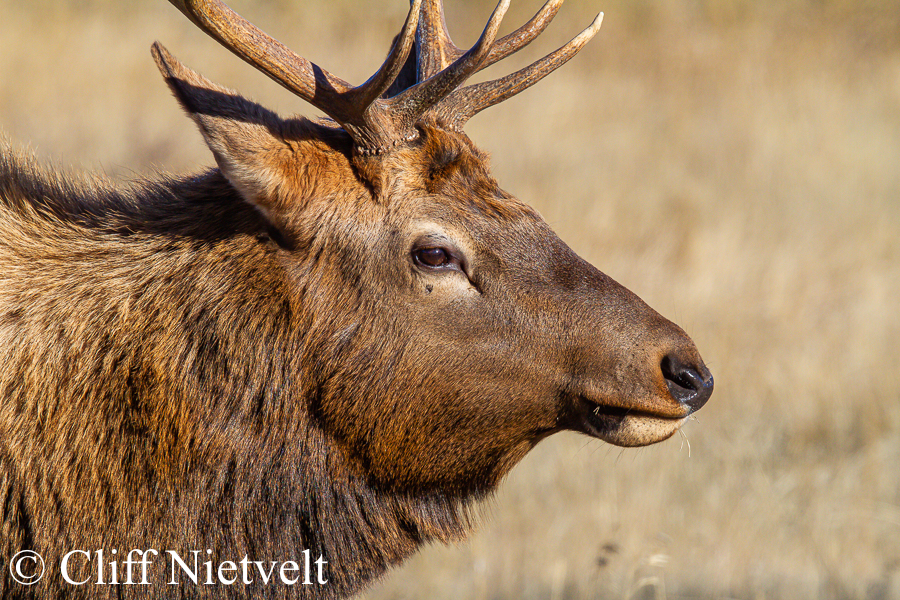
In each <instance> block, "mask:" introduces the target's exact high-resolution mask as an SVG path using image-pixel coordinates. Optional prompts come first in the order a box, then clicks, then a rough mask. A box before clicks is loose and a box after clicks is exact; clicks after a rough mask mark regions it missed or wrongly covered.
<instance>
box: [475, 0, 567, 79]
mask: <svg viewBox="0 0 900 600" xmlns="http://www.w3.org/2000/svg"><path fill="white" fill-rule="evenodd" d="M563 2H564V0H547V2H546V3H545V4H544V5H543V6H542V7H541V9H540V10H539V11H537V13H535V15H534V16H533V17H531V19H530V20H529V21H528V22H527V23H525V24H524V25H522V26H521V27H519V28H518V29H516V30H515V31H513V32H512V33H510V34H508V35H505V36H503V37H502V38H500V39H499V40H497V43H496V44H494V47H493V48H491V53H490V54H489V55H488V57H487V58H486V59H485V61H484V62H483V63H482V64H481V66H480V67H479V68H478V70H479V71H480V70H482V69H486V68H488V67H489V66H491V65H492V64H494V63H495V62H497V61H499V60H503V59H504V58H506V57H507V56H509V55H510V54H514V53H516V52H518V51H519V50H521V49H522V48H524V47H525V46H527V45H528V44H530V43H531V41H532V40H533V39H534V38H536V37H537V36H539V35H540V34H541V33H543V31H544V30H545V29H547V26H548V25H549V24H550V21H552V20H553V17H555V16H556V13H558V12H559V9H560V8H561V7H562V3H563Z"/></svg>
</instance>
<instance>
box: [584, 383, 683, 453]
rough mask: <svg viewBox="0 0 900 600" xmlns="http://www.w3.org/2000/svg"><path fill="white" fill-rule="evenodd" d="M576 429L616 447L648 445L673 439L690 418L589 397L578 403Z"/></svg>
mask: <svg viewBox="0 0 900 600" xmlns="http://www.w3.org/2000/svg"><path fill="white" fill-rule="evenodd" d="M575 411H576V414H577V417H576V421H577V425H576V427H575V429H576V430H578V431H581V432H582V433H586V434H587V435H590V436H593V437H596V438H600V439H601V440H603V441H605V442H608V443H610V444H614V445H616V446H625V447H631V446H647V445H650V444H655V443H656V442H661V441H663V440H666V439H668V438H670V437H672V436H673V435H674V434H675V432H676V431H678V429H679V428H680V427H681V426H682V425H683V424H684V422H685V421H687V418H688V415H684V416H671V415H664V414H659V413H654V412H649V411H646V410H640V409H632V408H622V407H619V406H608V405H604V404H598V403H597V402H595V401H593V400H590V399H589V398H587V397H585V396H578V398H577V400H576V402H575Z"/></svg>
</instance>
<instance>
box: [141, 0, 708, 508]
mask: <svg viewBox="0 0 900 600" xmlns="http://www.w3.org/2000/svg"><path fill="white" fill-rule="evenodd" d="M173 3H175V4H176V6H178V7H179V8H180V9H181V10H182V11H184V12H185V13H186V14H188V16H189V17H190V18H191V19H192V20H194V21H195V22H196V23H198V24H199V25H200V26H201V27H202V28H203V29H205V30H206V31H207V32H213V33H211V35H213V36H214V37H216V38H217V39H219V40H220V41H222V42H223V43H225V44H226V46H228V47H229V48H230V49H232V50H233V51H235V52H236V53H238V54H239V55H240V56H242V57H244V58H245V59H247V60H250V61H251V62H253V64H254V65H255V66H257V67H258V68H260V69H262V70H264V71H265V72H267V73H268V74H269V75H270V76H273V77H274V78H276V80H278V81H279V82H280V83H282V84H283V85H285V86H286V87H289V88H290V89H292V90H293V91H294V92H295V93H297V94H298V95H300V96H301V97H303V98H305V99H307V100H309V101H310V102H312V103H313V104H315V105H316V106H318V107H319V108H321V109H322V110H325V111H326V112H328V114H329V115H331V116H332V117H333V118H334V119H335V120H336V121H337V122H338V123H339V124H340V125H341V126H342V128H343V130H344V131H343V132H335V130H330V131H331V133H324V132H326V131H329V130H326V129H325V128H323V127H314V126H300V125H297V123H296V122H293V123H292V122H283V121H280V120H279V119H277V117H275V116H274V115H271V114H270V113H267V112H266V111H264V110H263V109H261V108H260V107H257V106H256V105H253V104H251V103H249V102H247V101H246V100H243V99H242V98H240V97H237V96H233V95H231V94H230V93H229V92H227V90H223V89H222V88H218V87H217V86H215V85H214V84H211V83H210V82H208V81H206V80H205V79H202V78H201V77H199V76H197V75H196V74H194V73H192V72H190V71H189V70H187V69H185V68H184V67H182V66H181V65H179V64H178V63H177V61H175V60H174V58H172V57H171V56H170V55H169V54H168V53H167V52H165V50H163V49H162V48H161V47H160V46H158V45H157V46H155V49H154V55H155V56H156V59H157V62H158V64H159V66H160V68H161V70H162V71H163V73H164V75H165V76H166V77H167V80H168V82H169V84H170V86H171V87H172V89H173V90H174V91H175V94H176V96H177V97H178V98H179V100H180V101H181V103H182V104H183V105H184V106H185V108H186V109H187V110H188V112H189V113H190V114H191V116H192V117H193V118H194V119H195V120H196V121H197V123H198V124H199V125H200V129H201V131H202V132H203V134H204V137H205V138H206V140H207V142H208V144H209V145H210V148H211V149H212V150H213V153H214V155H215V156H216V160H217V162H218V164H219V166H220V168H221V170H222V172H223V173H224V174H225V176H226V177H228V179H229V180H230V181H231V182H232V184H233V185H234V187H235V188H236V189H237V190H238V191H239V192H240V193H241V195H242V196H243V197H244V199H245V200H247V201H248V202H251V203H252V204H254V205H256V206H257V207H259V208H260V211H261V212H262V213H263V214H264V215H266V217H267V218H268V220H269V222H270V224H271V226H273V227H274V228H275V229H277V230H278V231H279V232H280V235H281V236H282V238H283V239H284V240H286V242H287V243H286V244H285V248H284V249H283V251H282V253H281V255H280V259H279V260H280V265H279V268H282V269H284V272H285V276H286V278H287V281H288V286H287V287H288V289H289V290H290V292H289V293H290V295H291V298H292V301H294V302H296V303H297V305H298V306H299V307H300V310H301V311H302V312H303V313H304V314H305V315H306V317H305V318H306V327H308V330H307V331H305V332H304V333H303V335H304V341H303V344H302V347H303V350H302V352H303V354H304V357H303V361H302V364H303V365H304V366H303V369H302V370H303V372H302V373H300V374H298V375H299V379H300V380H301V381H302V385H304V386H306V388H307V394H306V397H307V398H309V399H310V405H309V411H310V417H311V418H312V419H314V420H315V421H316V422H317V423H318V424H319V425H320V426H321V427H322V428H323V429H324V430H325V431H327V432H328V433H329V434H330V435H331V436H332V437H333V438H334V439H335V440H337V441H338V442H339V445H340V446H341V447H342V448H344V449H345V450H346V453H347V455H348V457H350V458H351V459H352V460H351V462H352V463H353V464H357V465H359V467H360V469H361V472H362V473H363V474H364V475H365V476H367V477H369V478H371V479H372V480H373V481H375V482H377V483H378V484H379V485H383V486H390V487H393V488H402V489H410V490H420V491H421V490H430V489H440V490H441V491H442V492H443V493H453V492H454V491H458V492H459V493H460V494H463V493H470V492H472V491H473V490H475V491H486V490H489V489H491V488H492V487H493V486H494V485H496V483H497V482H498V481H499V479H500V478H501V477H502V476H503V475H504V474H505V473H506V472H507V471H508V470H509V468H511V467H512V465H513V464H515V463H516V462H517V461H518V460H519V459H520V458H521V457H522V456H524V454H525V453H526V452H527V451H528V450H529V449H530V448H531V447H533V446H534V444H536V443H537V442H538V441H539V440H541V439H542V438H543V437H546V436H547V435H549V434H551V433H553V432H555V431H559V430H562V429H572V430H576V431H581V432H583V433H587V434H589V435H593V436H596V437H599V438H601V439H603V440H606V441H608V442H610V443H613V444H618V445H622V446H636V445H645V444H650V443H654V442H657V441H660V440H663V439H666V438H668V437H669V436H671V435H672V434H673V433H674V432H675V431H676V430H677V429H678V427H680V426H681V424H682V423H683V422H684V421H685V419H686V418H687V417H688V416H689V415H690V414H691V413H692V412H693V411H695V410H697V409H699V408H700V407H701V406H702V405H703V404H704V403H705V402H706V400H707V399H708V398H709V395H710V394H711V392H712V386H713V383H712V377H711V375H710V374H709V371H708V370H707V369H706V367H705V366H704V365H703V361H702V360H701V358H700V356H699V354H698V352H697V350H696V348H695V347H694V344H693V342H691V340H690V338H688V336H687V335H686V334H685V333H684V332H683V331H682V330H681V329H680V328H678V327H677V326H676V325H674V324H672V323H670V322H669V321H667V320H666V319H664V318H663V317H661V316H660V315H658V314H657V313H656V312H654V311H653V310H652V309H650V308H649V307H648V306H647V305H646V304H644V303H643V302H642V301H641V300H640V299H639V298H638V297H637V296H635V295H634V294H632V293H631V292H629V291H628V290H626V289H625V288H623V287H622V286H620V285H619V284H617V283H616V282H615V281H613V280H612V279H610V278H609V277H607V276H606V275H604V274H603V273H601V272H600V271H598V270H597V269H595V268H594V267H592V266H591V265H590V264H588V263H587V262H585V261H584V260H582V259H581V258H579V257H578V256H577V255H576V254H575V253H574V252H573V251H572V250H571V249H569V248H568V246H566V245H565V243H563V242H562V241H561V240H560V239H559V238H558V237H557V236H556V235H555V234H554V233H553V232H552V230H551V229H550V228H549V226H548V225H547V224H546V223H545V222H544V221H543V220H542V219H541V218H540V216H539V215H537V213H535V211H533V210H532V209H530V208H528V207H527V206H526V205H524V204H522V203H520V202H519V201H517V200H516V199H515V198H513V197H511V196H510V195H509V194H507V193H505V192H503V191H502V190H501V189H500V188H499V187H498V186H497V184H496V182H495V181H494V179H493V178H492V177H491V175H490V173H489V170H488V167H487V160H486V158H485V156H484V155H483V154H482V153H481V152H480V151H478V150H477V148H475V146H474V145H473V144H472V143H471V142H470V141H469V140H468V138H467V137H466V136H465V135H464V134H462V133H461V132H460V131H459V129H460V127H461V126H462V124H463V123H464V122H465V120H466V119H468V118H469V117H470V116H472V114H474V113H475V112H477V111H479V110H481V109H483V108H486V107H487V106H490V105H492V104H494V103H496V102H499V101H500V100H502V99H504V98H506V97H508V96H509V95H512V94H513V93H517V92H518V91H520V90H521V89H524V88H525V87H527V86H528V85H531V84H532V83H534V81H536V80H537V79H540V78H541V77H543V76H544V75H545V74H546V73H548V72H549V71H550V70H552V69H553V68H556V67H557V66H559V65H560V64H562V63H563V62H565V61H566V60H568V58H570V57H571V56H572V55H574V53H575V52H577V50H578V49H580V47H581V46H582V45H583V44H584V43H586V42H587V40H588V39H590V37H591V36H592V35H593V34H594V33H595V32H596V29H597V27H599V21H596V22H595V23H594V24H593V25H592V26H591V27H590V28H588V30H586V31H585V32H584V33H582V34H581V35H580V36H578V37H577V38H575V39H574V40H573V41H572V42H570V44H568V45H566V46H565V47H563V48H561V49H560V50H558V51H557V52H555V53H553V54H551V55H549V56H548V57H547V58H545V59H543V60H542V61H538V63H535V65H532V66H531V67H528V68H526V69H524V70H523V71H521V72H519V73H516V74H514V75H513V76H510V77H507V78H503V79H501V80H498V81H496V82H488V83H487V84H477V85H474V86H470V87H467V88H458V86H459V84H460V83H461V82H462V81H463V80H464V79H465V77H467V76H468V75H470V74H471V73H473V72H474V71H477V70H478V69H480V68H483V67H484V66H487V64H490V63H491V62H493V61H495V60H498V59H499V58H502V57H503V56H505V55H507V54H509V53H510V52H513V51H515V50H516V49H518V48H519V47H521V46H523V45H524V44H525V43H527V42H528V41H530V39H531V38H533V37H534V36H535V35H536V34H537V33H538V32H539V31H540V30H541V29H543V27H544V26H545V25H546V22H547V21H549V17H551V16H552V14H553V13H555V11H556V10H557V9H558V7H559V4H560V3H559V2H552V1H551V2H548V4H547V5H546V6H545V7H544V8H543V9H541V11H540V12H539V13H538V15H536V16H535V18H534V19H532V21H531V22H530V23H529V24H527V25H526V26H525V27H523V28H522V29H520V30H518V31H516V32H514V33H513V34H510V36H507V37H506V38H503V39H501V40H499V41H497V42H496V43H495V42H494V41H493V38H494V35H495V34H496V30H497V26H498V25H499V18H500V17H501V16H502V13H503V11H504V10H505V6H506V4H507V3H506V2H501V5H500V6H498V9H497V10H496V11H495V13H494V15H493V16H492V18H491V20H490V22H489V23H488V26H487V28H486V29H485V33H484V34H483V35H482V38H481V39H480V40H479V42H478V43H477V44H476V45H475V47H473V49H472V50H470V51H469V52H466V53H463V52H462V51H460V50H459V49H456V48H455V46H452V44H451V43H450V42H449V37H447V36H446V32H445V31H444V30H443V16H442V14H441V9H440V4H439V3H438V2H433V1H428V0H426V2H425V5H424V6H421V18H420V2H419V0H414V2H412V8H411V10H410V16H409V17H408V19H407V23H406V25H405V27H404V30H403V32H401V34H400V36H398V39H397V41H395V44H394V48H393V49H392V52H391V55H390V56H389V57H388V59H387V60H386V61H385V65H384V66H383V67H382V69H381V70H380V71H379V72H378V73H376V75H374V76H373V77H372V78H370V79H369V81H368V82H367V83H366V84H364V85H363V86H360V87H358V88H351V87H349V86H348V85H347V84H346V83H344V82H342V81H340V80H339V79H337V78H335V77H334V76H332V75H330V74H328V73H326V72H324V71H323V70H321V69H319V68H317V67H316V68H313V67H312V66H311V63H308V61H305V60H304V59H301V58H299V57H296V58H291V59H290V61H289V62H290V64H284V63H283V62H279V61H283V60H284V59H283V56H284V53H285V52H289V51H287V50H286V49H284V48H283V47H275V46H274V45H272V46H271V47H270V49H272V48H274V50H272V52H271V54H267V53H266V49H265V48H263V49H262V51H260V50H259V49H255V50H253V51H252V52H251V51H247V50H246V49H245V48H244V47H243V45H242V44H243V41H242V40H238V41H235V40H234V39H233V37H234V36H233V35H232V34H233V33H234V32H238V33H237V34H234V35H238V37H240V35H243V34H242V33H241V32H246V31H248V30H249V28H252V25H249V24H248V23H246V22H244V21H239V19H240V17H238V16H237V15H234V13H231V12H230V11H228V9H227V7H224V5H221V4H220V3H218V2H217V0H210V1H209V2H208V3H207V4H211V5H214V6H216V7H217V8H216V10H217V11H222V13H223V14H226V17H225V18H224V19H221V20H220V21H219V22H216V23H212V22H211V21H210V19H212V18H214V17H215V18H216V19H218V18H220V17H216V16H215V15H214V17H210V16H209V15H208V14H206V13H205V12H204V11H203V10H201V9H197V8H195V7H194V6H193V4H191V3H182V2H181V1H180V0H178V1H176V0H173ZM548 7H549V8H548ZM226 11H227V12H226ZM548 15H549V16H548ZM419 20H421V23H418V30H419V36H418V41H416V42H415V44H416V57H415V58H416V60H410V61H408V62H407V61H406V54H405V53H406V52H408V51H409V49H410V48H411V47H412V46H413V44H414V39H415V37H416V36H415V33H416V29H417V22H418V21H419ZM223 22H224V25H223ZM238 22H240V25H239V26H235V27H232V24H233V23H238ZM211 23H212V24H211ZM232 29H233V31H232ZM254 31H255V33H254V35H253V36H250V37H252V38H253V39H254V40H256V41H258V40H260V39H262V40H263V41H264V42H265V40H266V39H268V38H265V37H264V36H265V34H262V33H261V32H258V31H257V30H254ZM223 32H224V33H223ZM269 43H273V44H274V42H273V41H271V40H270V41H269ZM248 56H253V57H254V58H247V57H248ZM260 56H262V58H259V57H260ZM448 57H449V58H448ZM453 57H457V58H456V60H455V61H454V62H453V64H449V65H448V63H449V62H450V60H451V59H452V58H453ZM289 58H290V57H289ZM273 62H278V64H277V65H275V66H273ZM404 64H405V66H404ZM415 69H417V70H418V72H417V73H413V72H412V70H415ZM285 73H292V75H291V76H285ZM404 78H405V79H408V80H411V81H412V82H413V83H415V82H416V81H418V83H415V84H414V85H412V86H411V87H406V88H404V87H403V85H400V84H398V83H397V82H399V81H400V80H401V79H404ZM389 87H390V88H391V89H390V90H389V89H388V88H389ZM391 90H393V92H394V93H393V95H391ZM385 92H386V93H385ZM382 95H386V96H389V97H387V98H381V97H380V96H382Z"/></svg>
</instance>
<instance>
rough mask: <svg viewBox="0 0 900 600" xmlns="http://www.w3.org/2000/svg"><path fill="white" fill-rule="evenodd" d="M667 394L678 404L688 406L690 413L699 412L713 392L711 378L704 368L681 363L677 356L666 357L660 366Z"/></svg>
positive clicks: (707, 370)
mask: <svg viewBox="0 0 900 600" xmlns="http://www.w3.org/2000/svg"><path fill="white" fill-rule="evenodd" d="M660 367H661V368H662V372H663V377H665V378H666V385H668V386H669V393H670V394H672V397H673V398H675V399H676V400H677V401H678V402H681V403H682V404H684V405H685V406H689V407H690V409H691V412H694V411H695V410H700V408H701V407H702V406H703V405H704V404H706V401H707V400H709V397H710V396H712V392H713V378H712V374H711V373H710V372H709V369H707V368H706V367H705V366H703V365H701V366H700V368H699V370H698V369H696V368H694V367H689V366H688V365H686V364H684V363H682V362H681V361H680V360H679V359H678V357H677V356H673V355H671V354H670V355H668V356H666V357H665V358H664V359H662V363H661V364H660Z"/></svg>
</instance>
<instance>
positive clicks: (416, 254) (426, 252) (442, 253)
mask: <svg viewBox="0 0 900 600" xmlns="http://www.w3.org/2000/svg"><path fill="white" fill-rule="evenodd" d="M413 258H415V259H416V262H417V263H419V264H420V265H422V266H423V267H430V268H432V269H438V268H441V267H447V266H450V264H451V263H452V260H451V258H450V253H449V252H447V251H446V250H444V249H443V248H418V249H417V250H415V251H413Z"/></svg>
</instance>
